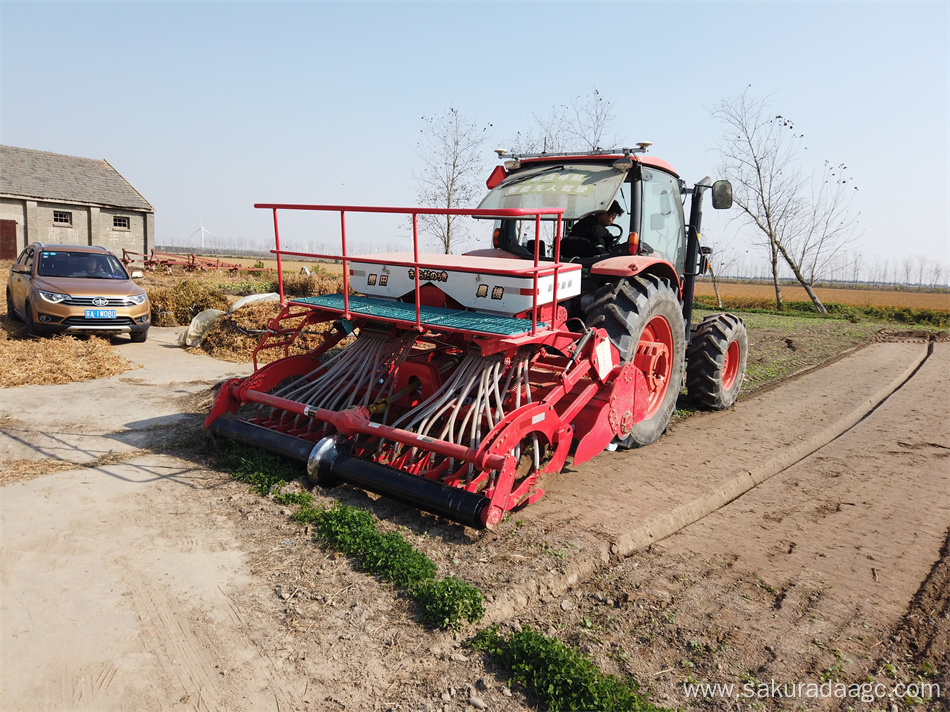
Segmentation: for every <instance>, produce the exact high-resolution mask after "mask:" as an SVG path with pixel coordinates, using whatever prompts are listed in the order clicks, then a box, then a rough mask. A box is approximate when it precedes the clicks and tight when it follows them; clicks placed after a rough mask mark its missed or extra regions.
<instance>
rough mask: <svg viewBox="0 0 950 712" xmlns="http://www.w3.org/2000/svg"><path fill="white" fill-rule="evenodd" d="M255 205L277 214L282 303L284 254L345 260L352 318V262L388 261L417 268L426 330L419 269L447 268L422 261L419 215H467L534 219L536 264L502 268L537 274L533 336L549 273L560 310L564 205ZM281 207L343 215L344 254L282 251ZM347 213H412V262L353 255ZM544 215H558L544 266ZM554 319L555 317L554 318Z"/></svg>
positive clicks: (512, 272) (346, 311) (416, 282)
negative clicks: (550, 255) (542, 285)
mask: <svg viewBox="0 0 950 712" xmlns="http://www.w3.org/2000/svg"><path fill="white" fill-rule="evenodd" d="M254 207H255V208H260V209H263V210H271V211H273V216H274V241H275V249H273V250H271V254H273V255H276V256H277V278H278V282H279V284H280V302H281V304H286V300H285V298H284V277H283V266H282V263H281V257H282V256H288V257H310V258H317V259H329V260H338V261H341V262H342V263H343V318H344V319H350V318H351V314H350V263H351V262H353V263H356V264H384V265H390V266H396V267H413V268H414V269H413V273H414V274H413V281H414V285H415V287H414V289H415V306H416V323H415V328H416V330H417V331H420V332H422V331H424V330H425V329H423V327H422V310H421V303H420V283H419V268H420V267H429V268H431V267H436V268H444V266H443V265H439V264H428V263H424V262H420V261H419V227H418V217H419V216H420V215H460V216H461V215H467V216H470V217H490V218H498V219H522V220H524V219H526V218H534V263H533V265H532V266H531V267H522V268H519V269H510V270H509V269H505V270H500V271H499V273H503V274H508V275H525V274H530V275H533V285H534V288H533V290H532V292H533V296H532V305H531V335H532V336H534V335H535V334H536V333H537V325H538V297H539V296H540V294H539V291H540V290H539V289H538V280H539V279H540V278H541V277H545V276H547V275H549V274H553V275H554V290H553V294H552V315H553V313H556V310H557V287H558V272H559V270H560V269H561V268H562V267H564V266H565V265H564V264H563V263H561V262H560V256H561V255H560V252H561V228H562V224H563V215H564V209H563V208H538V209H536V210H528V209H523V208H507V209H502V210H478V209H469V208H454V209H453V208H442V209H439V208H385V207H370V206H359V205H301V204H287V203H257V204H255V205H254ZM279 210H304V211H308V210H309V211H318V212H337V213H339V214H340V242H341V248H342V254H340V255H325V254H318V253H313V252H294V251H290V250H281V249H280V226H279V223H278V219H277V212H278V211H279ZM347 213H387V214H395V215H409V216H411V217H412V256H413V259H412V261H407V260H394V259H386V258H382V257H379V256H377V255H373V256H365V257H360V256H351V255H348V254H347V252H346V214H347ZM542 215H555V216H557V217H556V228H555V236H554V255H553V256H554V262H553V263H550V264H545V265H543V266H542V265H541V264H540V260H539V255H540V246H541V216H542ZM452 269H453V270H455V271H458V272H484V271H485V270H484V268H481V269H479V268H476V267H471V268H469V267H465V266H453V267H452ZM552 321H553V319H552Z"/></svg>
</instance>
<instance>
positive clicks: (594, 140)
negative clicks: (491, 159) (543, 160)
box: [508, 87, 620, 153]
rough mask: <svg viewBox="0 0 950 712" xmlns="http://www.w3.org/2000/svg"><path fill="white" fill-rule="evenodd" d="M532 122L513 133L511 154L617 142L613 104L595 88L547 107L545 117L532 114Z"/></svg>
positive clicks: (583, 148)
mask: <svg viewBox="0 0 950 712" xmlns="http://www.w3.org/2000/svg"><path fill="white" fill-rule="evenodd" d="M534 122H535V126H534V127H532V128H531V129H529V130H528V131H526V132H524V133H521V132H519V133H517V134H516V135H515V137H514V139H513V140H512V141H511V142H510V146H509V147H508V148H509V150H511V151H512V152H513V153H541V152H542V151H549V152H552V153H556V152H559V151H588V150H594V149H598V148H613V147H614V146H616V145H617V144H618V142H619V141H620V139H619V138H618V136H617V133H616V126H617V120H616V116H615V115H614V104H613V102H612V101H610V100H609V99H606V98H604V95H603V94H601V93H600V92H599V91H598V90H597V87H594V88H593V89H592V90H591V93H590V94H586V95H584V96H577V97H574V99H572V100H571V102H570V104H558V105H557V106H553V107H551V111H550V112H549V113H548V114H547V115H546V116H539V115H538V114H534Z"/></svg>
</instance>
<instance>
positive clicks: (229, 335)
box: [196, 302, 329, 363]
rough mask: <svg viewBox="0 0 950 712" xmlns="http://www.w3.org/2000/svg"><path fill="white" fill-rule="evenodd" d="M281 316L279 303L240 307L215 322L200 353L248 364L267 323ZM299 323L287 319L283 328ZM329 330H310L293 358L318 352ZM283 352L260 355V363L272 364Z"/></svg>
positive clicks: (323, 327)
mask: <svg viewBox="0 0 950 712" xmlns="http://www.w3.org/2000/svg"><path fill="white" fill-rule="evenodd" d="M279 312H280V304H278V303H277V302H254V303H252V304H248V305H247V306H244V307H241V308H240V309H238V310H237V311H236V312H234V313H233V314H227V315H225V316H222V317H221V318H220V319H218V320H217V321H215V322H214V325H213V326H212V327H211V329H210V330H209V331H208V333H207V334H206V335H205V339H204V341H203V342H202V343H201V346H200V347H198V348H197V349H196V350H200V351H202V352H204V353H206V354H208V355H209V356H213V357H214V358H216V359H219V360H221V361H232V362H234V363H247V362H248V361H250V360H251V359H252V358H253V355H254V348H255V347H256V346H257V344H258V342H259V341H260V340H261V337H262V336H263V335H264V332H265V330H266V329H267V322H268V321H269V320H270V319H273V318H274V317H276V316H277V314H278V313H279ZM298 321H299V320H292V319H286V320H284V321H283V322H281V328H284V329H287V328H291V327H293V326H296V323H297V322H298ZM328 328H329V325H327V324H318V325H316V326H311V327H309V328H308V329H307V331H306V332H304V333H301V334H300V336H298V337H297V340H296V341H295V342H294V344H293V346H292V347H291V349H290V354H291V355H293V354H300V353H306V352H307V351H310V350H312V349H314V348H316V347H317V346H318V345H319V344H320V342H321V340H322V338H321V334H322V333H323V332H324V331H326V330H327V329H328ZM283 355H284V350H283V349H282V348H281V349H266V350H264V351H262V352H261V353H260V354H258V362H259V363H270V362H271V361H273V360H275V359H277V358H281V357H283Z"/></svg>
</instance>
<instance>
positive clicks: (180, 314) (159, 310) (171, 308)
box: [148, 279, 228, 326]
mask: <svg viewBox="0 0 950 712" xmlns="http://www.w3.org/2000/svg"><path fill="white" fill-rule="evenodd" d="M148 301H149V304H151V306H152V324H153V325H155V326H184V325H187V324H190V323H191V320H192V319H193V318H194V317H195V316H196V315H197V314H199V313H200V312H203V311H204V310H205V309H224V310H226V309H227V308H228V301H227V299H225V297H224V295H223V294H221V292H220V291H218V290H217V289H215V288H214V287H211V286H209V285H207V284H203V283H202V282H200V281H197V280H194V279H188V280H183V281H181V282H179V283H178V284H176V285H175V286H174V287H171V288H169V287H156V288H154V289H149V290H148Z"/></svg>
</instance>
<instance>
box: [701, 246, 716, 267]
mask: <svg viewBox="0 0 950 712" xmlns="http://www.w3.org/2000/svg"><path fill="white" fill-rule="evenodd" d="M712 251H713V248H711V247H708V246H706V245H702V246H700V248H699V273H700V274H706V272H707V271H708V270H709V255H711V254H712Z"/></svg>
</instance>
